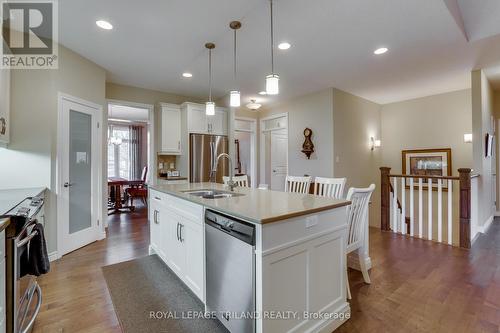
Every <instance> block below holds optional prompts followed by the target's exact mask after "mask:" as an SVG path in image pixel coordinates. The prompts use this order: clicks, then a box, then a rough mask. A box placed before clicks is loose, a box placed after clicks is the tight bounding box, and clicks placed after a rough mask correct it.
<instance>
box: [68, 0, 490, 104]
mask: <svg viewBox="0 0 500 333" xmlns="http://www.w3.org/2000/svg"><path fill="white" fill-rule="evenodd" d="M445 1H458V2H457V5H458V8H459V9H460V11H461V14H462V19H463V23H464V24H463V27H464V29H465V31H464V30H463V29H461V27H460V25H459V24H457V20H456V17H457V16H454V15H452V13H450V10H449V6H447V4H446V3H445ZM445 1H441V0H314V1H305V0H275V7H276V12H275V15H276V16H275V22H276V28H275V36H276V40H277V42H280V41H284V40H286V41H289V42H290V43H291V44H292V48H290V49H289V50H288V51H281V50H277V51H276V54H277V55H276V61H275V62H276V72H277V73H278V74H280V77H281V82H280V83H281V85H280V89H281V93H280V95H279V96H277V97H273V99H269V98H263V97H262V96H259V95H257V92H258V91H261V90H263V89H264V77H265V75H267V74H269V72H270V54H269V53H270V50H269V43H270V41H269V1H268V0H211V1H207V0H189V1H188V0H149V1H137V0H106V1H103V0H85V1H82V0H62V1H60V2H59V4H60V7H59V12H60V21H59V26H60V42H61V43H62V44H63V45H65V46H67V47H69V48H70V49H72V50H74V51H76V52H77V53H79V54H82V55H83V56H85V57H87V58H89V59H90V60H92V61H94V62H95V63H97V64H99V65H100V66H102V67H104V68H105V69H106V70H107V71H108V81H111V82H116V83H121V84H127V85H133V86H138V87H144V88H150V89H156V90H162V91H167V92H172V93H177V94H183V95H188V96H193V97H201V98H203V97H205V96H207V94H208V74H207V61H208V60H207V52H206V50H205V48H204V44H205V42H208V41H213V42H215V44H216V45H217V46H216V49H215V51H214V54H213V60H214V65H213V71H214V78H213V83H214V94H215V96H217V97H221V96H224V95H226V94H227V92H228V91H229V90H230V89H231V88H232V56H233V54H232V52H233V51H232V48H233V45H232V32H231V30H230V29H229V27H228V24H229V22H230V21H231V20H235V19H237V20H241V22H242V24H243V27H242V28H241V30H240V31H239V32H238V44H239V49H238V51H239V57H238V68H239V80H238V83H239V86H240V90H241V91H242V94H243V97H244V100H243V101H242V102H243V103H242V104H246V103H248V102H249V100H250V99H251V98H256V99H257V100H258V101H260V102H263V103H264V104H265V103H272V102H276V101H279V100H282V99H286V98H290V97H294V96H299V95H302V94H306V93H308V92H313V91H317V90H320V89H324V88H327V87H336V88H339V89H342V90H345V91H348V92H350V93H353V94H355V95H358V96H361V97H364V98H367V99H369V100H372V101H375V102H378V103H389V102H394V101H398V100H404V99H409V98H414V97H420V96H426V95H432V94H436V93H440V92H446V91H452V90H458V89H464V88H467V87H469V86H470V71H471V70H472V69H474V68H483V67H490V66H494V65H500V35H498V33H500V24H499V22H500V21H499V20H498V17H500V8H499V6H498V5H494V4H498V3H500V1H498V0H481V1H476V0H463V1H462V0H445ZM492 4H493V5H492ZM464 13H465V14H464ZM475 15H476V16H475ZM475 17H476V18H475ZM492 18H494V19H495V21H494V22H493V20H492ZM98 19H106V20H109V21H110V22H111V23H112V24H113V25H114V27H115V28H114V29H113V30H111V31H104V30H101V29H99V28H97V27H96V25H95V21H96V20H98ZM481 22H488V23H487V25H486V26H483V25H482V23H481ZM467 36H469V39H470V40H471V41H468V40H467ZM484 37H488V38H484ZM380 46H386V47H388V48H389V52H387V53H386V54H384V55H382V56H375V55H373V50H374V49H376V48H378V47H380ZM184 71H189V72H191V73H193V75H194V76H193V78H191V79H185V78H182V77H181V74H182V72H184Z"/></svg>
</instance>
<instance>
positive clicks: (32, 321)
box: [21, 282, 42, 333]
mask: <svg viewBox="0 0 500 333" xmlns="http://www.w3.org/2000/svg"><path fill="white" fill-rule="evenodd" d="M35 292H36V293H37V294H38V301H37V303H36V308H35V312H33V316H32V317H31V319H30V321H29V323H28V325H27V326H26V328H25V329H24V330H22V331H21V333H27V332H29V331H30V329H31V326H33V324H34V323H35V319H36V317H37V316H38V313H39V312H40V308H41V306H42V290H41V289H40V286H39V285H38V282H35ZM33 294H34V293H33ZM30 302H31V299H30ZM30 302H28V306H29V303H30Z"/></svg>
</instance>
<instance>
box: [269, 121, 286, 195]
mask: <svg viewBox="0 0 500 333" xmlns="http://www.w3.org/2000/svg"><path fill="white" fill-rule="evenodd" d="M287 152H288V135H287V134H286V132H284V131H281V130H279V131H272V132H271V190H276V191H284V190H285V178H286V175H287V174H288V156H287Z"/></svg>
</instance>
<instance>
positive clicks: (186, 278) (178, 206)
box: [149, 190, 205, 301]
mask: <svg viewBox="0 0 500 333" xmlns="http://www.w3.org/2000/svg"><path fill="white" fill-rule="evenodd" d="M149 197H150V204H149V212H150V213H149V220H150V232H151V235H150V239H151V244H150V252H155V253H156V254H158V256H160V258H161V259H162V260H163V261H164V262H165V263H166V264H167V265H168V266H169V267H170V269H172V270H173V271H174V272H175V273H176V274H177V276H178V277H179V278H180V279H181V280H182V281H183V282H184V283H185V284H186V285H187V286H188V287H189V288H191V290H192V291H193V292H194V293H195V294H196V296H198V297H199V298H200V300H202V301H204V299H205V296H204V288H203V277H204V275H203V265H204V258H205V252H204V243H203V207H202V206H200V205H197V204H193V203H191V202H187V201H184V200H180V199H177V198H175V197H173V196H171V195H168V194H165V193H162V192H158V191H155V190H151V191H150V195H149Z"/></svg>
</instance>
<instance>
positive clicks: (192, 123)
mask: <svg viewBox="0 0 500 333" xmlns="http://www.w3.org/2000/svg"><path fill="white" fill-rule="evenodd" d="M183 106H184V108H185V110H186V112H187V127H188V132H189V133H201V134H215V135H227V111H226V109H225V108H220V107H218V108H216V110H215V115H213V116H207V115H206V114H205V105H202V104H194V103H185V104H184V105H183Z"/></svg>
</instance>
